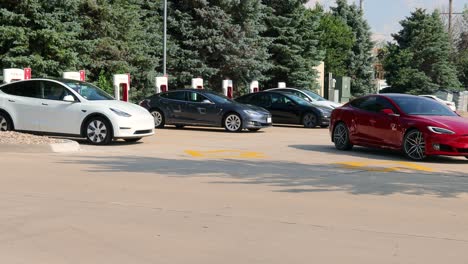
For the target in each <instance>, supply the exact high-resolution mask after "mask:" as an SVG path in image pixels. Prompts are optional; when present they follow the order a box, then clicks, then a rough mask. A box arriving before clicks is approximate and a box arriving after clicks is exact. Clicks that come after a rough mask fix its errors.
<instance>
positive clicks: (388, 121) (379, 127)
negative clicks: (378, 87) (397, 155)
mask: <svg viewBox="0 0 468 264" xmlns="http://www.w3.org/2000/svg"><path fill="white" fill-rule="evenodd" d="M376 104H377V107H376V110H377V111H378V113H376V116H375V119H374V120H373V121H371V122H373V131H375V133H376V134H377V135H379V138H381V140H382V143H383V145H385V146H387V147H391V148H399V147H400V144H401V137H402V134H401V125H400V116H399V112H398V110H397V109H396V108H395V106H394V105H393V104H392V103H390V101H389V100H387V99H386V98H384V97H380V96H379V97H377V100H376ZM383 109H391V110H392V112H393V114H389V113H385V112H383V111H382V110H383Z"/></svg>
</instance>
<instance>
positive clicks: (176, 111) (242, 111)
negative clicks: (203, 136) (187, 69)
mask: <svg viewBox="0 0 468 264" xmlns="http://www.w3.org/2000/svg"><path fill="white" fill-rule="evenodd" d="M140 106H142V107H144V108H146V109H148V111H149V112H150V113H151V114H152V115H153V117H154V123H155V127H157V128H162V127H164V125H175V126H176V127H178V128H182V127H184V126H186V125H190V126H216V127H224V128H225V129H226V130H227V131H230V132H239V131H241V130H242V129H248V130H250V131H258V130H260V129H261V128H264V127H268V126H271V114H270V112H268V111H267V110H265V109H263V108H261V107H258V106H253V105H246V104H241V103H238V102H235V101H233V100H230V99H228V98H227V97H224V96H222V95H219V94H217V93H214V92H211V91H207V90H197V89H185V90H175V91H169V92H164V93H159V94H155V95H153V96H151V97H149V98H147V99H145V100H143V101H141V102H140Z"/></svg>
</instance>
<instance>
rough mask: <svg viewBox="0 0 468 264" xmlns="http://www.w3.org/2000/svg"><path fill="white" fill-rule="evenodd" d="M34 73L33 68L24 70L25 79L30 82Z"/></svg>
mask: <svg viewBox="0 0 468 264" xmlns="http://www.w3.org/2000/svg"><path fill="white" fill-rule="evenodd" d="M31 75H32V71H31V68H24V79H25V80H29V79H31Z"/></svg>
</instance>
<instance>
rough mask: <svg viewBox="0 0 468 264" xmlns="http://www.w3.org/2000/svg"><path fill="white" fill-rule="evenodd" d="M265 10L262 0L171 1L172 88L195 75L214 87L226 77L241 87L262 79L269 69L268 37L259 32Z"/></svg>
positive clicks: (170, 59) (184, 84) (170, 66)
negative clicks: (263, 10)
mask: <svg viewBox="0 0 468 264" xmlns="http://www.w3.org/2000/svg"><path fill="white" fill-rule="evenodd" d="M263 8H264V6H263V5H262V4H261V2H260V0H246V1H241V2H239V1H234V0H233V1H224V0H220V1H210V2H209V3H208V2H207V1H204V0H198V1H188V0H182V1H173V2H171V6H170V9H169V10H173V11H171V13H170V20H169V21H170V22H169V29H170V32H171V36H170V40H169V41H170V42H169V44H170V52H169V53H170V56H169V57H168V66H169V67H168V71H169V74H170V75H171V76H172V75H174V78H172V83H171V86H173V85H175V86H176V87H184V86H188V85H190V81H191V79H192V78H194V77H202V78H203V79H204V80H206V83H207V85H206V86H207V87H208V88H212V89H216V90H220V89H221V81H222V80H223V79H225V78H230V79H232V80H233V81H234V85H235V86H238V85H240V86H241V87H245V86H246V84H247V83H248V82H250V81H252V80H254V79H258V80H263V79H264V78H265V77H264V76H263V72H264V71H265V69H266V68H268V63H267V58H268V53H267V45H268V40H267V39H266V38H263V37H262V36H260V32H262V31H263V27H262V19H263V16H264V13H263V12H261V10H262V9H263Z"/></svg>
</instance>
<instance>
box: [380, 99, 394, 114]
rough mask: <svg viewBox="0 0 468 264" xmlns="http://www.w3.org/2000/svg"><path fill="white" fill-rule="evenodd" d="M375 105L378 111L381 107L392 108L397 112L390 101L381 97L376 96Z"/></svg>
mask: <svg viewBox="0 0 468 264" xmlns="http://www.w3.org/2000/svg"><path fill="white" fill-rule="evenodd" d="M376 105H377V106H376V108H377V112H380V111H382V110H383V109H392V111H393V112H394V113H397V112H398V111H397V110H396V108H395V107H394V106H393V105H392V103H390V101H388V100H387V99H386V98H383V97H377V100H376Z"/></svg>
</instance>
